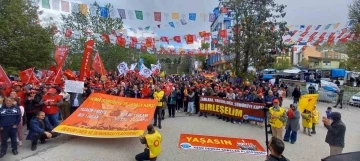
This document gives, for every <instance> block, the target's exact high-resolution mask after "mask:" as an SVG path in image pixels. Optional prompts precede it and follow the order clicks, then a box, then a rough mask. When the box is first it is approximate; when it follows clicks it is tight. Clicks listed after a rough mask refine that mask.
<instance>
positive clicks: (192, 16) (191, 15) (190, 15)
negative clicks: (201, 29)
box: [189, 13, 196, 21]
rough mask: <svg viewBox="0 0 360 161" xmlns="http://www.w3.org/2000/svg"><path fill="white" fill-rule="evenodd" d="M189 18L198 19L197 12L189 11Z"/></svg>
mask: <svg viewBox="0 0 360 161" xmlns="http://www.w3.org/2000/svg"><path fill="white" fill-rule="evenodd" d="M189 20H191V21H195V20H196V13H189Z"/></svg>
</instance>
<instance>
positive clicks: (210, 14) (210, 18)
mask: <svg viewBox="0 0 360 161" xmlns="http://www.w3.org/2000/svg"><path fill="white" fill-rule="evenodd" d="M215 19H216V17H215V14H214V13H209V22H214V21H215Z"/></svg>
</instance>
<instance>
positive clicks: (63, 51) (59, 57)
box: [54, 46, 69, 67]
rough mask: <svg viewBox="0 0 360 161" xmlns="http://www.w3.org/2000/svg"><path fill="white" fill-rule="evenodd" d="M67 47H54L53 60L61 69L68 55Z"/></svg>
mask: <svg viewBox="0 0 360 161" xmlns="http://www.w3.org/2000/svg"><path fill="white" fill-rule="evenodd" d="M68 51H69V47H68V46H56V47H55V53H54V59H55V62H56V64H57V65H58V66H60V67H62V66H63V64H64V62H65V60H66V57H67V55H68Z"/></svg>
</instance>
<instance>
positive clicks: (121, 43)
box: [116, 36, 126, 47]
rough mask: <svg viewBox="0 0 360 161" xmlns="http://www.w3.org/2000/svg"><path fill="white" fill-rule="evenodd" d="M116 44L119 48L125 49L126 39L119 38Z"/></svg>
mask: <svg viewBox="0 0 360 161" xmlns="http://www.w3.org/2000/svg"><path fill="white" fill-rule="evenodd" d="M116 42H117V44H118V45H119V46H121V47H125V43H126V41H125V38H122V37H121V36H117V37H116Z"/></svg>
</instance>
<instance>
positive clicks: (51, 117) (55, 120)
mask: <svg viewBox="0 0 360 161" xmlns="http://www.w3.org/2000/svg"><path fill="white" fill-rule="evenodd" d="M45 119H47V120H48V121H49V122H50V124H51V125H52V126H53V127H54V128H55V127H56V126H58V125H59V124H60V122H59V112H56V113H55V114H46V116H45Z"/></svg>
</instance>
